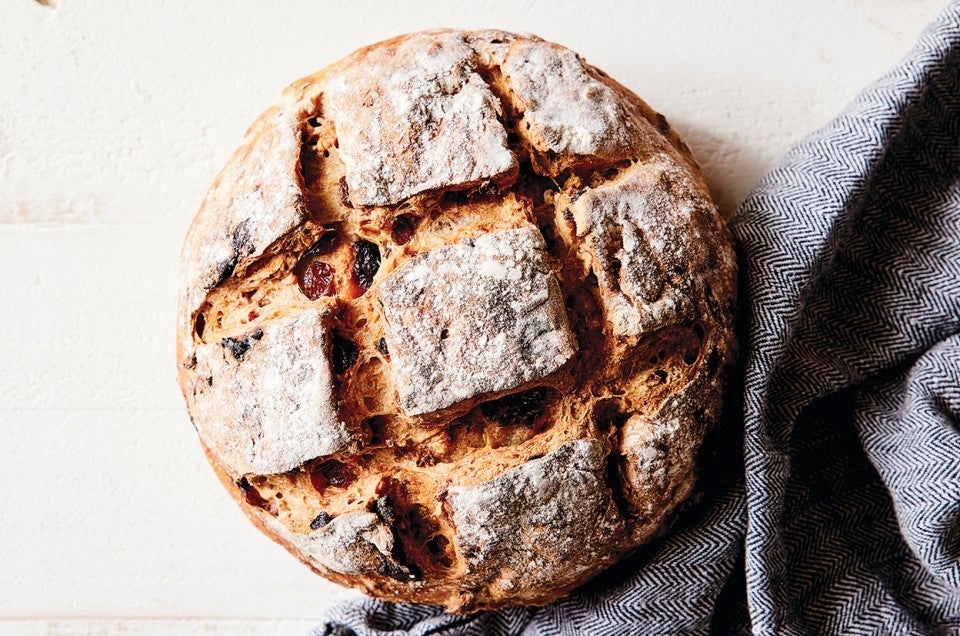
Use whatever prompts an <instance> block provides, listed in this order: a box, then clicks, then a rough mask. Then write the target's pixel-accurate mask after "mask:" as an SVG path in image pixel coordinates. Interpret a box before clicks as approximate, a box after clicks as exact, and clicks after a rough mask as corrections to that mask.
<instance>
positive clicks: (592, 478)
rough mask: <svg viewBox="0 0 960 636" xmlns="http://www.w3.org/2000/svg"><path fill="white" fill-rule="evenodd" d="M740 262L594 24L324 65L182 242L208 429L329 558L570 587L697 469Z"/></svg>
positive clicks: (202, 428) (216, 453)
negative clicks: (617, 74) (555, 34)
mask: <svg viewBox="0 0 960 636" xmlns="http://www.w3.org/2000/svg"><path fill="white" fill-rule="evenodd" d="M734 304H735V259H734V254H733V251H732V249H731V246H730V242H729V236H728V232H727V230H726V227H725V226H724V223H723V221H722V219H721V218H720V216H719V214H718V213H717V210H716V208H715V206H714V204H713V203H712V202H711V201H710V198H709V195H708V193H707V189H706V186H705V184H704V182H703V180H702V178H701V176H700V173H699V170H698V168H697V166H696V164H695V163H694V161H693V159H692V158H691V155H690V152H689V151H688V149H687V148H686V146H684V144H683V143H682V142H681V141H680V140H679V138H678V137H677V135H676V134H675V133H674V132H673V131H672V130H671V129H670V127H669V126H668V125H667V122H666V120H665V119H664V118H663V117H662V116H661V115H659V114H657V113H655V112H654V111H653V110H652V109H650V108H649V107H648V106H647V105H646V104H645V103H644V102H643V101H641V100H640V99H639V98H638V97H636V96H635V95H634V94H633V93H631V92H630V91H628V90H626V89H625V88H624V87H622V86H621V85H619V84H617V83H616V82H614V81H613V80H611V79H609V78H608V77H607V76H606V75H605V74H604V73H602V72H601V71H599V70H598V69H596V68H593V67H592V66H590V65H588V64H586V63H585V62H584V61H583V60H582V59H581V58H580V57H579V56H577V55H576V54H575V53H573V52H572V51H569V50H567V49H565V48H562V47H560V46H557V45H555V44H551V43H548V42H545V41H543V40H540V39H538V38H536V37H532V36H518V35H514V34H510V33H504V32H499V31H481V32H472V33H463V32H456V31H433V32H427V33H417V34H412V35H408V36H403V37H399V38H396V39H394V40H390V41H387V42H383V43H380V44H377V45H374V46H370V47H367V48H365V49H361V50H360V51H357V52H356V53H354V54H352V55H350V56H349V57H347V58H345V59H344V60H342V61H340V62H338V63H337V64H334V65H333V66H330V67H328V68H327V69H325V70H323V71H321V72H319V73H317V74H315V75H312V76H310V77H307V78H304V79H302V80H300V81H298V82H296V83H295V84H293V85H292V86H290V87H289V88H288V89H287V90H286V91H285V92H284V93H283V96H282V98H281V100H280V102H279V104H278V105H276V106H274V107H273V108H271V109H270V110H268V111H267V112H266V113H264V114H263V115H262V116H261V117H260V118H259V119H258V120H257V121H256V122H255V123H254V125H253V127H252V128H251V129H250V131H249V133H248V134H247V137H246V139H245V141H244V144H243V145H242V146H241V148H240V149H239V150H238V151H237V152H236V154H235V155H234V156H233V157H232V158H231V160H230V161H229V163H228V164H227V166H226V167H225V168H224V170H223V171H222V172H221V174H220V175H219V176H218V177H217V179H216V181H215V182H214V184H213V186H212V187H211V189H210V192H209V193H208V194H207V197H206V199H205V200H204V202H203V205H202V207H201V209H200V212H199V213H198V215H197V217H196V219H195V221H194V223H193V226H192V227H191V228H190V232H189V234H188V236H187V239H186V243H185V245H184V249H183V259H182V278H181V288H180V308H179V319H178V326H177V357H178V365H179V377H180V383H181V386H182V388H183V392H184V395H185V398H186V401H187V406H188V408H189V411H190V414H191V418H192V420H193V422H194V425H195V426H196V429H197V431H198V433H199V434H200V438H201V440H202V442H203V444H204V448H205V449H206V452H207V455H208V457H209V459H210V461H211V463H212V464H213V466H214V468H215V470H216V472H217V474H218V475H219V477H220V478H221V480H222V481H223V483H224V485H225V486H226V487H227V489H228V490H229V491H230V492H231V493H232V494H233V496H234V497H236V498H237V500H238V501H239V502H240V504H241V506H242V507H243V509H244V510H245V511H246V512H247V514H248V515H249V516H250V517H251V519H253V520H254V522H255V523H256V524H257V525H258V526H259V527H260V528H261V529H263V530H264V531H265V532H266V533H267V534H269V535H270V536H272V537H273V538H274V539H276V540H277V541H279V542H280V543H282V544H283V545H284V546H286V547H287V549H289V550H290V551H291V552H292V553H293V554H294V555H296V556H297V557H298V558H300V559H301V560H302V561H304V562H305V563H306V564H307V565H309V566H310V567H311V568H313V569H314V570H315V571H317V572H318V573H320V574H322V575H323V576H325V577H327V578H329V579H331V580H333V581H336V582H338V583H341V584H343V585H349V586H353V587H358V588H360V589H362V590H364V591H366V592H368V593H370V594H373V595H376V596H379V597H382V598H386V599H393V600H403V601H415V602H422V603H431V604H438V605H444V606H446V608H447V609H448V610H450V611H454V612H466V611H473V610H477V609H482V608H493V607H500V606H505V605H513V604H542V603H546V602H548V601H550V600H552V599H555V598H557V597H558V596H560V595H562V594H564V593H566V592H567V591H569V590H571V589H573V588H574V587H576V586H577V585H579V584H581V583H583V582H584V581H586V580H587V579H589V578H590V577H592V576H594V575H595V574H597V573H598V572H600V571H601V570H602V569H604V568H605V567H607V566H608V565H610V564H611V563H613V562H615V561H616V560H617V559H619V558H621V557H622V556H624V555H625V554H627V553H629V552H630V551H631V550H633V549H634V548H636V547H637V546H638V545H640V544H641V543H643V542H644V541H646V540H648V539H649V538H650V537H651V536H653V535H654V534H655V533H656V532H657V531H658V530H659V529H660V528H662V527H663V525H664V522H665V520H666V519H667V517H668V515H669V514H670V512H671V511H672V510H673V509H674V508H675V507H676V506H677V504H678V503H680V502H681V501H682V500H683V499H684V498H685V497H687V495H688V494H689V493H690V491H691V489H692V488H693V485H694V482H695V476H696V458H697V454H698V450H699V447H700V444H701V441H702V439H703V436H704V433H705V431H706V430H707V428H708V427H709V426H710V425H711V424H712V423H713V422H714V421H715V420H716V418H717V415H718V411H719V406H720V398H721V391H722V380H723V375H724V372H725V369H726V367H727V366H728V365H729V362H730V360H731V357H732V351H733V346H734V343H733V335H732V329H733V314H734Z"/></svg>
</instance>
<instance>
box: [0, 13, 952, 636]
mask: <svg viewBox="0 0 960 636" xmlns="http://www.w3.org/2000/svg"><path fill="white" fill-rule="evenodd" d="M594 4H600V3H585V2H582V1H580V2H574V1H572V0H543V1H531V0H504V1H492V0H488V1H483V2H474V3H470V4H469V6H461V5H467V3H459V2H449V1H448V2H441V3H428V2H390V3H382V4H381V3H360V2H356V0H354V1H345V2H309V1H307V0H302V1H296V2H282V3H281V2H258V1H255V0H244V1H238V0H224V1H220V2H203V3H200V2H193V1H191V0H168V1H160V0H156V1H154V2H129V1H123V0H111V1H103V0H98V1H96V2H82V1H80V0H56V6H55V7H53V8H48V7H44V6H41V5H40V4H39V3H37V2H35V1H34V0H0V272H2V277H0V434H2V437H0V483H2V484H3V493H4V496H3V505H2V512H0V634H31V635H32V634H38V635H39V634H58V635H59V634H69V635H75V634H76V635H80V634H114V633H123V634H193V633H199V634H237V635H246V634H298V633H303V632H304V631H305V630H306V629H307V627H308V626H309V625H310V624H311V621H312V620H314V619H316V618H317V617H318V616H320V615H321V613H322V612H323V611H324V609H325V608H326V607H328V605H329V604H330V603H331V602H332V601H333V600H334V599H336V598H341V597H344V596H346V595H348V594H350V593H348V592H344V591H341V590H339V589H338V588H336V587H335V586H333V585H331V584H328V583H326V582H324V581H322V580H321V579H319V578H317V577H315V576H314V575H312V574H311V573H310V572H309V571H307V570H306V569H305V568H304V567H302V566H300V565H299V564H298V563H296V562H295V561H294V560H293V559H292V558H291V557H289V556H288V555H287V554H286V552H284V551H283V550H282V549H281V548H279V547H277V546H275V545H274V544H273V543H272V542H270V541H269V540H268V539H266V538H265V537H263V536H261V535H260V534H259V533H258V532H257V531H256V530H254V529H253V528H252V526H251V525H250V524H249V523H247V521H246V520H245V519H244V518H243V516H242V515H241V513H240V512H239V510H237V509H236V507H235V506H234V504H233V503H232V502H231V501H230V500H229V498H228V496H227V495H226V494H225V493H224V492H222V490H221V488H220V486H219V484H218V483H217V482H216V481H215V479H214V477H213V475H212V473H211V471H210V470H209V469H208V468H207V466H206V465H205V463H204V460H203V457H202V456H201V453H200V450H199V447H198V444H197V443H196V441H195V438H194V432H193V430H192V428H191V426H190V424H189V421H188V420H187V417H186V414H185V412H184V409H183V406H182V403H181V398H180V394H179V390H178V388H177V386H176V381H175V372H174V357H173V323H174V311H175V298H176V285H177V280H176V275H177V258H178V250H179V245H180V242H181V239H182V236H183V234H184V232H185V230H186V228H187V226H188V224H189V222H190V219H191V217H192V216H193V213H194V211H195V209H196V208H197V205H198V204H199V202H200V199H201V197H202V195H203V193H204V190H205V188H206V186H207V185H208V184H209V182H210V181H211V180H212V179H213V177H214V175H215V173H216V171H217V169H218V168H219V167H220V166H221V165H222V164H223V162H224V161H225V160H226V158H227V157H228V155H229V154H230V153H231V151H232V150H233V149H234V147H235V146H236V145H237V144H238V143H239V141H240V137H241V135H242V133H243V131H244V130H245V127H246V126H247V125H248V124H249V123H250V122H251V121H252V120H253V118H254V117H255V116H256V115H257V114H258V113H259V112H260V111H261V110H263V109H264V108H265V107H266V106H267V105H269V104H270V102H271V101H272V100H273V99H274V98H275V96H276V95H277V94H278V93H279V91H280V89H281V88H282V87H283V86H284V85H286V84H287V83H289V82H291V81H292V80H294V79H296V78H298V77H300V76H301V75H304V74H307V73H309V72H311V71H314V70H317V69H319V68H320V67H322V66H324V65H326V64H327V63H329V62H332V61H334V60H336V59H337V58H339V57H341V56H343V55H344V54H346V53H348V52H350V51H351V50H353V49H354V48H356V47H359V46H361V45H364V44H367V43H370V42H373V41H376V40H379V39H383V38H386V37H389V36H391V35H394V34H397V33H401V32H406V31H412V30H418V29H422V28H428V27H436V26H444V25H448V26H460V27H473V28H477V27H486V26H496V27H501V28H505V29H510V30H519V31H529V32H536V33H539V34H540V35H542V36H544V37H546V38H548V39H552V40H556V41H558V42H561V43H564V44H566V45H567V46H570V47H572V48H574V49H576V50H578V51H580V52H581V53H582V54H583V55H584V56H585V57H586V58H587V59H588V60H589V61H591V62H592V63H594V64H597V65H598V66H600V67H602V68H604V69H605V70H606V71H608V72H609V73H610V74H611V75H612V76H614V77H616V78H617V79H618V80H620V81H621V82H623V83H624V84H626V85H627V86H630V87H631V88H633V89H634V90H636V91H637V92H638V93H639V94H640V95H642V96H643V97H644V98H645V99H647V101H649V102H650V103H651V104H652V105H653V106H654V107H655V108H658V109H659V110H661V111H662V112H664V113H665V114H666V115H667V116H668V118H669V119H670V121H671V122H672V123H673V124H674V125H675V126H676V127H677V128H678V129H679V130H680V131H681V133H683V134H684V135H685V137H686V139H687V141H688V143H689V145H690V146H691V147H692V148H693V150H694V153H695V154H696V155H697V156H698V157H699V159H700V160H701V162H702V163H703V165H704V167H705V171H706V174H707V177H708V179H709V181H710V182H711V185H712V187H713V189H714V191H715V195H716V197H717V199H718V201H719V203H720V205H721V207H722V208H723V209H724V211H725V212H730V211H731V210H733V209H734V208H735V206H736V204H737V203H738V202H739V201H740V199H741V198H742V197H743V196H744V194H745V193H746V192H748V191H749V190H750V188H751V187H752V186H753V185H754V184H755V183H756V181H757V180H758V179H759V177H760V176H761V175H762V174H763V172H764V171H765V170H766V169H767V168H768V167H769V166H770V165H771V163H772V162H773V161H774V160H775V159H776V158H777V157H778V156H779V155H780V154H781V153H782V152H783V151H784V150H785V149H786V148H787V147H788V146H789V144H790V143H791V142H793V141H795V140H797V139H798V138H799V137H801V136H802V135H803V134H805V133H806V132H808V131H810V130H812V129H814V128H816V127H818V126H820V125H821V124H823V123H824V122H826V121H827V120H828V119H829V118H830V117H831V116H833V115H834V114H835V113H836V112H837V111H838V110H839V109H840V108H841V107H842V106H843V105H844V104H845V103H846V102H847V101H848V100H849V99H850V98H851V97H852V96H853V95H855V94H856V92H857V91H858V90H859V89H860V87H862V86H863V85H864V84H866V83H867V82H869V81H871V80H872V79H874V78H875V77H876V76H877V75H879V74H880V73H882V72H883V71H884V70H885V69H887V68H888V67H889V66H891V65H892V64H894V63H896V62H897V61H898V59H899V58H900V57H901V56H902V55H903V54H904V53H905V52H906V51H907V50H908V48H909V47H910V45H911V44H912V42H913V41H914V39H915V37H916V35H917V34H918V33H919V31H920V30H921V29H922V27H923V25H924V24H926V23H927V22H928V21H929V20H930V19H932V18H933V17H934V16H935V14H936V13H937V11H938V9H939V8H940V5H941V1H940V0H917V1H914V2H907V1H899V2H895V1H892V0H818V1H815V2H796V3H780V2H768V1H766V0H740V1H736V2H693V1H680V2H663V3H653V2H630V3H628V2H622V3H606V4H605V6H607V7H608V9H607V10H606V11H600V10H598V9H596V8H591V6H592V5H594Z"/></svg>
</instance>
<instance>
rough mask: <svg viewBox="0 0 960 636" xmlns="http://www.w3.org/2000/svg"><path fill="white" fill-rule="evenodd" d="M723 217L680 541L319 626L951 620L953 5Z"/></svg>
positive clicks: (909, 626)
mask: <svg viewBox="0 0 960 636" xmlns="http://www.w3.org/2000/svg"><path fill="white" fill-rule="evenodd" d="M731 229H732V230H733V233H734V235H735V236H736V238H737V240H738V242H739V245H740V249H741V257H742V261H741V262H742V269H743V278H744V287H745V289H744V302H743V304H742V305H741V306H742V308H743V322H744V325H743V335H742V346H743V354H742V374H743V377H742V390H741V391H734V396H733V397H732V399H731V400H730V405H729V408H728V418H727V420H726V422H725V424H724V425H723V426H721V427H720V428H719V429H718V430H717V431H716V432H715V434H714V436H713V439H712V440H710V441H709V442H708V444H707V447H708V448H710V449H712V455H711V456H709V457H707V458H706V461H705V465H704V470H703V472H704V477H703V479H702V480H701V481H702V483H704V484H705V485H708V486H709V487H710V488H709V489H708V490H707V491H706V492H705V493H704V496H703V498H702V499H701V501H700V502H699V503H698V504H696V505H694V506H691V507H690V508H688V509H687V510H685V511H684V512H683V513H682V514H680V515H679V518H678V520H677V524H676V526H675V527H674V528H673V530H672V532H671V533H670V534H669V535H668V536H666V537H665V538H664V539H662V540H660V541H658V542H656V543H654V544H652V545H650V546H648V547H647V548H646V549H645V550H644V551H643V552H642V553H640V554H638V555H636V556H635V557H634V558H632V559H630V560H628V561H627V562H625V563H623V564H621V565H619V566H617V567H616V568H614V569H613V570H611V571H610V572H608V573H606V574H605V575H604V576H602V577H600V578H599V579H597V580H595V581H593V582H592V583H590V584H589V585H588V586H586V587H584V588H583V589H581V590H580V591H578V592H577V593H575V594H573V595H571V596H569V597H568V598H565V599H562V600H560V601H558V602H556V603H554V604H552V605H550V606H548V607H545V608H542V609H511V610H505V611H500V612H491V613H484V614H479V615H475V616H472V617H467V618H463V617H452V616H447V615H445V614H442V613H441V612H439V611H438V610H437V609H435V608H428V607H422V606H413V605H394V604H390V603H383V602H379V601H374V600H367V601H361V602H355V603H347V604H342V605H340V606H338V607H336V608H335V609H334V610H333V612H332V613H331V615H330V617H329V618H328V621H327V623H326V624H325V625H324V626H323V627H321V628H319V629H318V630H317V632H316V633H317V634H350V633H356V634H357V635H358V636H370V635H373V634H378V635H384V634H390V635H397V636H399V635H404V636H406V635H411V636H413V635H418V636H426V635H427V634H438V635H439V634H443V635H445V636H454V635H456V636H460V635H464V636H466V635H468V634H469V635H472V634H496V635H501V634H502V635H506V634H543V635H561V634H563V635H567V634H570V635H574V634H590V635H611V636H613V635H629V634H638V635H639V634H705V633H715V634H730V633H744V632H749V631H751V630H752V631H753V632H755V633H759V634H808V633H810V634H940V633H944V634H946V633H950V634H956V633H958V631H960V426H958V422H960V3H955V4H953V5H951V6H950V7H949V8H948V9H947V10H946V11H945V12H944V14H943V15H942V16H941V17H940V19H939V20H938V21H937V22H936V23H934V24H933V25H931V27H930V28H929V29H928V30H927V31H926V32H925V33H924V35H923V36H922V37H921V39H920V41H919V43H918V44H917V47H916V48H915V50H914V51H913V53H912V54H911V55H910V57H909V58H908V59H907V60H906V61H905V62H904V63H903V64H902V65H901V66H900V67H898V68H897V69H895V70H894V71H892V72H891V73H890V74H888V75H887V76H886V77H884V78H883V79H882V80H880V81H879V82H877V83H876V84H875V85H873V86H872V87H870V88H869V89H868V90H866V91H865V92H864V93H863V94H862V95H860V97H858V98H857V100H856V101H855V102H854V103H853V104H852V105H851V107H850V108H849V109H848V110H847V111H846V112H845V113H844V114H843V115H841V116H840V117H838V118H837V119H836V120H835V121H833V122H832V123H831V124H830V125H828V126H827V127H825V128H824V129H823V130H821V131H819V132H817V133H815V134H814V135H812V136H811V137H809V138H808V139H806V140H805V141H803V142H802V143H800V144H799V145H798V146H797V147H795V148H794V149H793V150H791V151H790V152H789V153H788V154H787V155H786V157H784V159H783V160H782V161H781V163H780V165H779V166H778V167H777V168H775V169H774V170H773V171H771V172H770V174H768V175H767V176H766V177H765V178H764V179H763V181H762V182H761V183H760V184H759V185H758V186H757V188H756V190H755V191H754V193H753V194H752V195H751V196H750V197H749V198H748V199H747V200H746V201H745V202H744V204H743V206H742V207H741V209H740V211H739V212H738V214H737V216H736V217H735V218H734V220H733V221H732V224H731ZM741 425H742V439H741V436H740V426H741ZM741 443H742V445H741ZM734 457H736V458H740V457H742V464H740V463H739V462H738V461H734V460H732V458H734Z"/></svg>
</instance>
